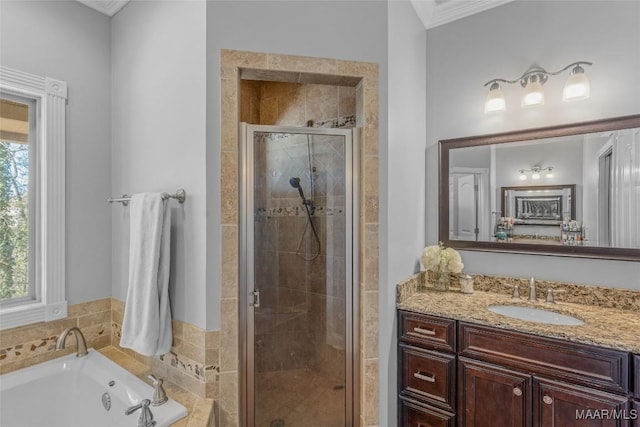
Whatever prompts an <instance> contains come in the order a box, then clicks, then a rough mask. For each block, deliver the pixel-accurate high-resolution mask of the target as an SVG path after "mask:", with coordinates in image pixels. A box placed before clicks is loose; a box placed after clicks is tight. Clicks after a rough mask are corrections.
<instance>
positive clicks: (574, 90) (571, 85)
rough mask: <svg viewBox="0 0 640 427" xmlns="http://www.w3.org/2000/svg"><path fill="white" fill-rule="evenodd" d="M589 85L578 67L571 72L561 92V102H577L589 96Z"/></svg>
mask: <svg viewBox="0 0 640 427" xmlns="http://www.w3.org/2000/svg"><path fill="white" fill-rule="evenodd" d="M590 86H591V85H590V84H589V79H588V78H587V76H586V74H585V73H584V70H583V69H582V67H580V66H579V65H578V66H577V67H575V68H574V69H573V70H572V71H571V75H570V76H569V78H568V79H567V82H566V83H565V85H564V89H563V90H562V100H563V101H565V102H570V101H579V100H581V99H587V98H589V96H590V90H591V87H590Z"/></svg>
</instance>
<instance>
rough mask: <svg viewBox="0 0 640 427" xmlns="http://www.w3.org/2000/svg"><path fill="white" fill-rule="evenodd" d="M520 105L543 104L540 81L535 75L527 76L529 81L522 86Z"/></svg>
mask: <svg viewBox="0 0 640 427" xmlns="http://www.w3.org/2000/svg"><path fill="white" fill-rule="evenodd" d="M521 105H522V107H530V106H533V105H544V91H543V90H542V83H540V78H539V77H538V76H537V75H535V74H534V75H532V76H531V77H529V82H528V83H527V85H526V86H525V88H524V93H523V94H522V104H521Z"/></svg>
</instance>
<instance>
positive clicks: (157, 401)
mask: <svg viewBox="0 0 640 427" xmlns="http://www.w3.org/2000/svg"><path fill="white" fill-rule="evenodd" d="M148 378H149V379H150V380H151V381H152V385H153V399H151V404H152V405H153V406H160V405H162V404H163V403H166V402H167V400H169V398H168V397H167V393H165V391H164V388H163V387H162V383H163V381H162V379H160V378H156V377H154V376H153V375H149V376H148Z"/></svg>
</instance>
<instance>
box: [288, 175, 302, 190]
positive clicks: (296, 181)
mask: <svg viewBox="0 0 640 427" xmlns="http://www.w3.org/2000/svg"><path fill="white" fill-rule="evenodd" d="M289 184H290V185H291V186H292V187H293V188H300V178H297V177H296V178H289Z"/></svg>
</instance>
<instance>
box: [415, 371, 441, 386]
mask: <svg viewBox="0 0 640 427" xmlns="http://www.w3.org/2000/svg"><path fill="white" fill-rule="evenodd" d="M413 377H414V378H417V379H419V380H422V381H427V382H430V383H435V382H436V376H435V375H425V374H423V373H422V372H420V371H418V372H416V373H414V374H413Z"/></svg>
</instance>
